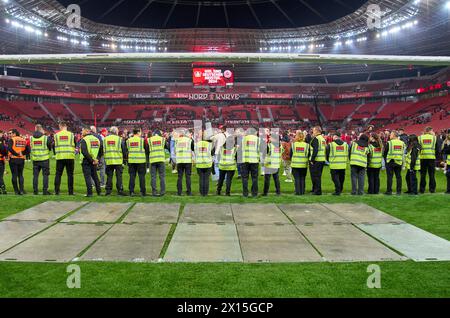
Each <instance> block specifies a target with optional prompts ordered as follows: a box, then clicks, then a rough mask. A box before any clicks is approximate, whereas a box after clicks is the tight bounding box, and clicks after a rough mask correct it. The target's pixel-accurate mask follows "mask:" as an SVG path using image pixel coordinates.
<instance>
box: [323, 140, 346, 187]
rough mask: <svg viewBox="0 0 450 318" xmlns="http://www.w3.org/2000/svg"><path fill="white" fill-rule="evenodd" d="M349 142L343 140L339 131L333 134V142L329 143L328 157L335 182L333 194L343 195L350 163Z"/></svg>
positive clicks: (332, 178)
mask: <svg viewBox="0 0 450 318" xmlns="http://www.w3.org/2000/svg"><path fill="white" fill-rule="evenodd" d="M348 153H349V150H348V144H347V143H345V142H343V141H342V140H341V134H340V133H339V132H337V133H335V134H334V135H333V142H332V143H330V144H329V145H327V148H326V158H327V161H328V162H329V163H330V174H331V180H333V183H334V193H333V195H341V193H342V191H343V190H344V182H345V171H346V169H347V163H348Z"/></svg>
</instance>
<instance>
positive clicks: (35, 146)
mask: <svg viewBox="0 0 450 318" xmlns="http://www.w3.org/2000/svg"><path fill="white" fill-rule="evenodd" d="M52 147H53V144H52V139H51V138H49V137H47V136H45V135H44V128H43V127H42V126H41V125H36V127H35V132H34V133H33V137H31V141H30V148H31V149H30V150H31V159H32V160H33V193H34V194H35V195H37V194H38V181H39V174H40V172H41V170H42V178H43V194H44V195H51V193H50V192H49V191H48V177H49V175H50V159H49V152H50V151H51V150H52ZM46 151H47V152H46Z"/></svg>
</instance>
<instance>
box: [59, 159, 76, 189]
mask: <svg viewBox="0 0 450 318" xmlns="http://www.w3.org/2000/svg"><path fill="white" fill-rule="evenodd" d="M64 169H66V173H67V186H68V188H69V195H72V194H73V172H74V170H75V160H74V159H63V160H56V173H55V194H59V190H60V187H61V177H62V174H63V172H64Z"/></svg>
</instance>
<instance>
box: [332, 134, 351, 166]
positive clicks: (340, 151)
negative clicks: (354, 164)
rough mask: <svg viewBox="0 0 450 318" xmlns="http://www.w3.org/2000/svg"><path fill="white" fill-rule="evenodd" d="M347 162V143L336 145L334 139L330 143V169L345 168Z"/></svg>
mask: <svg viewBox="0 0 450 318" xmlns="http://www.w3.org/2000/svg"><path fill="white" fill-rule="evenodd" d="M347 162H348V144H346V143H343V144H342V145H338V144H337V143H335V142H334V141H333V142H332V143H331V144H330V169H331V170H344V169H347Z"/></svg>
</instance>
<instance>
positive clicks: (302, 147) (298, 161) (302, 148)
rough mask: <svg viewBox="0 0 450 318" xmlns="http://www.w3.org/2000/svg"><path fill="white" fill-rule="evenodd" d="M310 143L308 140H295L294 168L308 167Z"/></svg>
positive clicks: (293, 147)
mask: <svg viewBox="0 0 450 318" xmlns="http://www.w3.org/2000/svg"><path fill="white" fill-rule="evenodd" d="M308 152H309V145H308V144H307V143H306V142H294V143H293V144H292V161H291V167H292V168H307V167H308Z"/></svg>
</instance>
